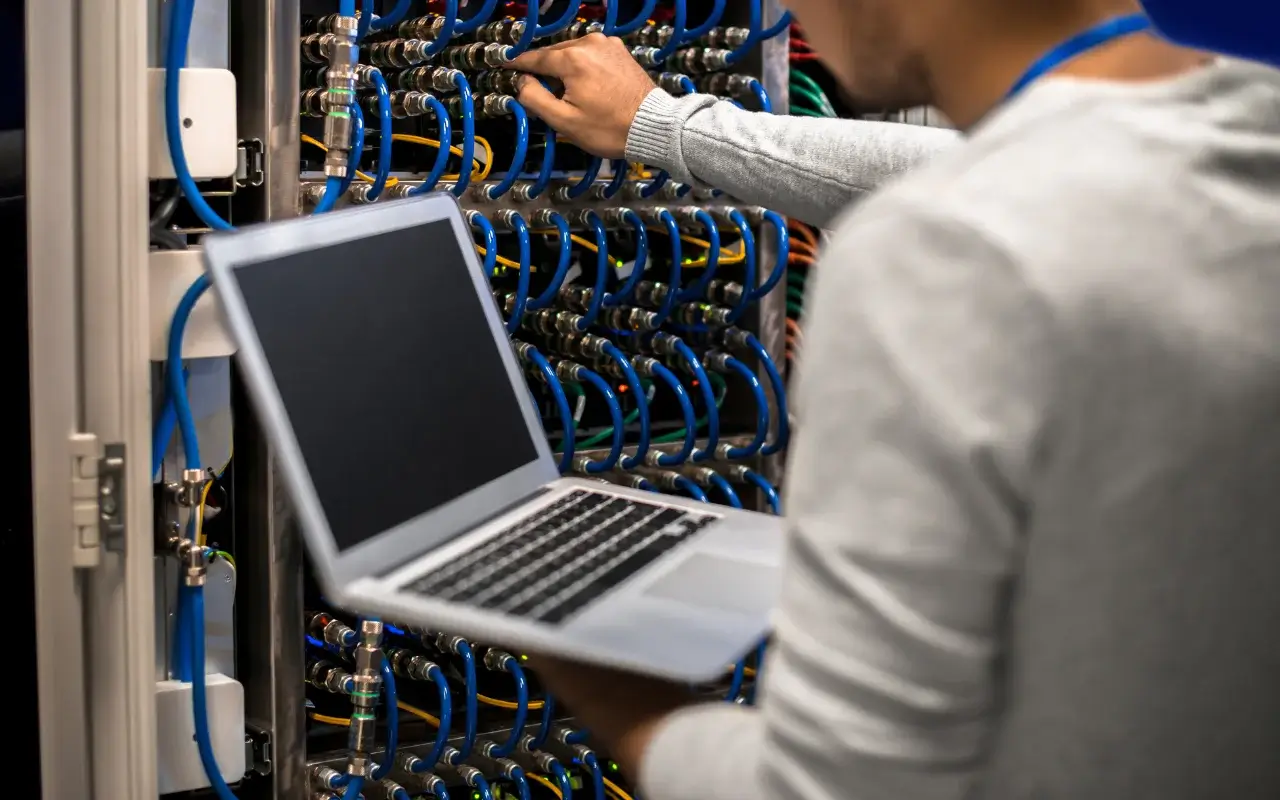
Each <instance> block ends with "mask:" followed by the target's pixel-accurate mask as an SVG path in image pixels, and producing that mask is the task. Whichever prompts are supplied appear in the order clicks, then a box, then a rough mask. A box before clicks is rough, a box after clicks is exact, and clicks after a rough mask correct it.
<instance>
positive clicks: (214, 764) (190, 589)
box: [178, 586, 360, 800]
mask: <svg viewBox="0 0 1280 800" xmlns="http://www.w3.org/2000/svg"><path fill="white" fill-rule="evenodd" d="M178 591H179V592H181V593H183V594H184V595H186V597H185V598H184V602H183V604H182V605H183V608H184V610H185V611H186V617H187V619H186V621H185V623H184V624H185V625H186V626H187V629H188V630H189V631H190V632H191V661H192V664H194V665H195V666H196V669H195V675H194V676H193V679H192V681H191V716H192V721H193V722H194V723H195V740H196V750H197V751H198V752H199V754H200V763H201V765H202V766H204V772H205V777H207V778H208V779H209V785H210V786H211V787H213V791H214V794H216V795H217V796H218V800H236V796H235V795H234V794H232V792H231V787H230V786H228V785H227V782H226V781H225V780H223V778H222V769H221V768H220V767H219V766H218V760H217V758H215V757H214V754H213V742H212V740H211V739H210V738H209V698H208V694H207V692H208V689H207V687H206V686H205V674H204V663H205V658H204V587H202V586H182V587H180V588H179V590H178ZM357 781H360V779H359V778H353V779H352V780H351V783H352V784H356V787H355V788H356V792H355V794H351V795H350V796H351V797H357V796H359V793H360V792H359V789H360V785H359V784H357ZM347 791H348V792H350V788H348V790H347Z"/></svg>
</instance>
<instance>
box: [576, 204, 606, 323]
mask: <svg viewBox="0 0 1280 800" xmlns="http://www.w3.org/2000/svg"><path fill="white" fill-rule="evenodd" d="M586 222H587V227H589V228H591V233H592V235H593V237H594V238H595V246H596V283H595V286H593V287H592V289H591V302H589V303H588V304H587V308H586V310H585V311H583V312H582V321H581V322H579V323H578V330H582V331H585V330H587V329H588V328H590V327H591V326H592V325H595V324H596V318H597V317H599V316H600V309H601V308H602V307H603V306H604V298H605V288H606V287H607V286H608V285H609V232H608V231H607V230H605V227H604V221H603V220H601V219H600V215H599V214H597V213H596V212H594V211H588V212H587V213H586Z"/></svg>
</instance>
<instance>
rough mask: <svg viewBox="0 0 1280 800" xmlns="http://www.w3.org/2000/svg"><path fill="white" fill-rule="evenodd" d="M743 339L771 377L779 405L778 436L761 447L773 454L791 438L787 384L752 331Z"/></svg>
mask: <svg viewBox="0 0 1280 800" xmlns="http://www.w3.org/2000/svg"><path fill="white" fill-rule="evenodd" d="M743 341H744V342H745V344H746V345H747V347H749V348H750V349H751V352H753V353H755V355H756V358H757V359H758V360H759V361H760V366H762V367H764V373H765V376H766V377H767V378H768V379H769V388H770V389H771V390H772V391H773V398H774V401H775V402H776V403H777V405H778V430H777V436H776V437H775V438H774V440H773V441H772V442H769V443H768V444H766V445H765V446H764V447H762V448H761V449H760V455H762V456H771V455H774V454H775V453H778V452H779V451H781V450H783V449H784V448H785V447H786V446H787V442H788V440H789V439H790V438H791V421H790V419H789V418H788V417H789V416H790V414H789V413H788V411H787V384H786V382H785V381H783V380H782V373H781V372H779V370H778V365H777V363H775V362H774V360H773V357H772V356H770V355H769V351H768V350H766V349H765V346H764V345H763V344H761V343H760V340H759V339H757V338H756V337H755V336H753V335H752V334H750V333H747V334H746V335H745V336H744V337H743Z"/></svg>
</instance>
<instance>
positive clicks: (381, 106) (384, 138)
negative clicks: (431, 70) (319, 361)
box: [369, 70, 393, 200]
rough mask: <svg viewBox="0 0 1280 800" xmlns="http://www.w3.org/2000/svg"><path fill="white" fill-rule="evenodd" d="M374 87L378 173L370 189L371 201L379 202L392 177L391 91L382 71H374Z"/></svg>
mask: <svg viewBox="0 0 1280 800" xmlns="http://www.w3.org/2000/svg"><path fill="white" fill-rule="evenodd" d="M372 75H373V87H374V89H376V90H377V92H378V171H377V173H376V174H375V175H374V176H373V186H371V187H370V188H369V199H370V200H377V199H378V198H379V197H381V196H382V190H383V189H385V188H386V187H387V178H389V177H390V176H391V142H392V141H393V140H392V138H391V90H390V89H388V88H387V79H386V78H385V77H383V75H382V72H381V70H373V72H372Z"/></svg>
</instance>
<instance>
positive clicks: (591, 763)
mask: <svg viewBox="0 0 1280 800" xmlns="http://www.w3.org/2000/svg"><path fill="white" fill-rule="evenodd" d="M582 764H583V766H585V767H586V768H587V769H588V770H590V771H591V788H592V789H594V790H595V796H596V800H608V797H607V796H606V795H605V792H604V771H603V770H601V769H600V760H599V759H598V758H596V754H595V753H587V756H586V758H584V759H582Z"/></svg>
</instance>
